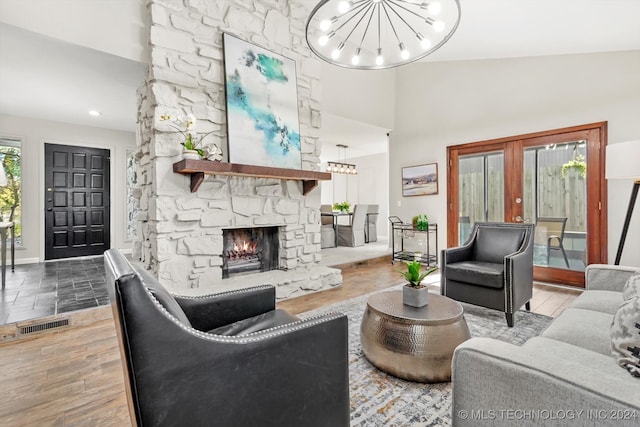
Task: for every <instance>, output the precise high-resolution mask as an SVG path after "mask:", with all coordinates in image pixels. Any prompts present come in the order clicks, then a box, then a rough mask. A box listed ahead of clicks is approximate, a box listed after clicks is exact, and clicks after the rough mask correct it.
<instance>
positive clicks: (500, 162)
mask: <svg viewBox="0 0 640 427" xmlns="http://www.w3.org/2000/svg"><path fill="white" fill-rule="evenodd" d="M458 171H459V172H458V195H459V197H458V208H459V213H460V215H459V218H458V238H459V244H462V243H464V242H465V241H466V240H467V238H468V237H469V233H470V231H471V226H472V225H473V224H474V223H475V222H476V221H497V222H502V221H503V220H504V153H502V152H493V153H482V154H471V155H466V156H460V159H459V169H458Z"/></svg>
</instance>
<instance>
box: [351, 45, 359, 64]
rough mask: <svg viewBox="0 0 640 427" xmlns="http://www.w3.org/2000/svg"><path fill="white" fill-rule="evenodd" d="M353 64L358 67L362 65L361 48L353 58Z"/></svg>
mask: <svg viewBox="0 0 640 427" xmlns="http://www.w3.org/2000/svg"><path fill="white" fill-rule="evenodd" d="M351 63H352V64H353V65H358V64H359V63H360V48H358V49H356V53H355V54H354V55H353V56H352V57H351Z"/></svg>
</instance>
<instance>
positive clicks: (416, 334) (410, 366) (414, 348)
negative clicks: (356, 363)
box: [360, 291, 471, 383]
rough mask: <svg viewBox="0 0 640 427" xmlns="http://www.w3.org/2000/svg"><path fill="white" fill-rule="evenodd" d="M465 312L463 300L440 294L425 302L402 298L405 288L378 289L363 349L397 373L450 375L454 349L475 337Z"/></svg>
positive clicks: (435, 378) (421, 377)
mask: <svg viewBox="0 0 640 427" xmlns="http://www.w3.org/2000/svg"><path fill="white" fill-rule="evenodd" d="M463 313H464V309H463V308H462V305H460V303H459V302H457V301H454V300H452V299H450V298H447V297H444V296H441V295H438V294H431V293H430V294H429V303H428V305H426V306H424V307H421V308H415V307H410V306H408V305H404V304H402V291H391V292H381V293H378V294H374V295H372V296H371V297H369V300H368V301H367V308H366V309H365V312H364V317H363V318H362V324H361V325H360V342H361V343H362V352H363V353H364V355H365V356H366V358H367V359H368V360H369V361H370V362H371V363H372V364H373V365H374V366H376V367H377V368H379V369H381V370H383V371H385V372H387V373H389V374H391V375H393V376H396V377H398V378H403V379H406V380H410V381H417V382H425V383H434V382H445V381H450V380H451V358H452V357H453V350H454V349H455V348H456V347H457V346H458V345H459V344H460V343H462V342H464V341H466V340H467V339H469V338H471V335H470V333H469V328H468V326H467V322H466V321H465V320H464V317H463Z"/></svg>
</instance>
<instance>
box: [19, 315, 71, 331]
mask: <svg viewBox="0 0 640 427" xmlns="http://www.w3.org/2000/svg"><path fill="white" fill-rule="evenodd" d="M63 326H69V319H61V320H54V321H51V322H45V323H38V324H35V325H29V326H21V327H20V335H28V334H34V333H36V332H42V331H47V330H49V329H55V328H62V327H63Z"/></svg>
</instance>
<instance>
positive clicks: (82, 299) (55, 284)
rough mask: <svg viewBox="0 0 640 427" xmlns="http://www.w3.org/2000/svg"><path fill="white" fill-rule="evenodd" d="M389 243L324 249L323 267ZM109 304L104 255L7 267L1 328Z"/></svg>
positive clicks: (375, 253)
mask: <svg viewBox="0 0 640 427" xmlns="http://www.w3.org/2000/svg"><path fill="white" fill-rule="evenodd" d="M390 253H391V249H389V248H388V241H387V240H380V241H378V242H376V243H368V244H365V245H364V246H360V247H357V248H347V247H338V248H329V249H323V250H322V262H321V263H320V264H321V265H325V266H333V265H340V264H347V263H353V262H358V261H363V260H366V259H371V258H377V257H380V256H384V255H388V254H390ZM108 304H109V295H108V290H107V284H106V283H105V273H104V261H103V258H102V256H97V257H88V258H78V259H71V260H63V261H50V262H46V263H38V264H24V265H16V267H15V272H11V267H8V268H7V281H6V285H5V289H3V290H2V291H0V325H6V324H11V323H16V322H21V321H25V320H31V319H37V318H39V317H44V316H51V315H54V314H60V313H66V312H69V311H75V310H82V309H85V308H92V307H98V306H101V305H108Z"/></svg>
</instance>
